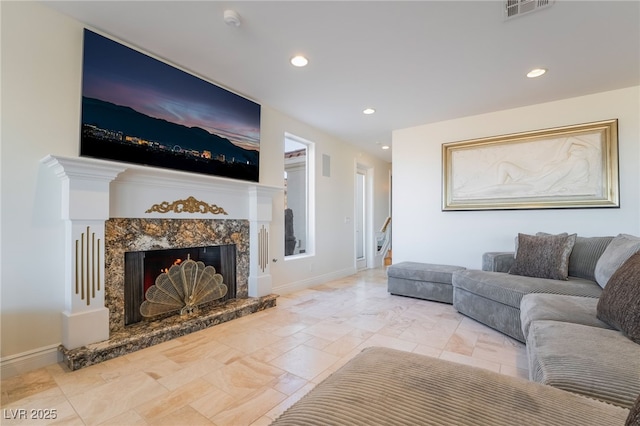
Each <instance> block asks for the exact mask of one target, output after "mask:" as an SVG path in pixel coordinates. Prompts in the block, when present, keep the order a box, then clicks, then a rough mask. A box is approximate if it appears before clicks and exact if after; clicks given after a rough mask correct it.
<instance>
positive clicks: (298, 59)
mask: <svg viewBox="0 0 640 426" xmlns="http://www.w3.org/2000/svg"><path fill="white" fill-rule="evenodd" d="M308 63H309V60H308V59H307V58H305V57H304V56H302V55H297V56H294V57H293V58H291V65H293V66H294V67H304V66H306V65H307V64H308Z"/></svg>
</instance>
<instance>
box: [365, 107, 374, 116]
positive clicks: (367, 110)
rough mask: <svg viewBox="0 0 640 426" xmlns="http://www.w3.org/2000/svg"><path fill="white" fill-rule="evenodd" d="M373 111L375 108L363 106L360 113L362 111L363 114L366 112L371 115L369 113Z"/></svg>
mask: <svg viewBox="0 0 640 426" xmlns="http://www.w3.org/2000/svg"><path fill="white" fill-rule="evenodd" d="M374 112H376V110H375V109H373V108H365V109H363V110H362V113H363V114H367V115H371V114H373V113H374Z"/></svg>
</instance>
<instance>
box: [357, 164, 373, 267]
mask: <svg viewBox="0 0 640 426" xmlns="http://www.w3.org/2000/svg"><path fill="white" fill-rule="evenodd" d="M368 177H369V170H368V169H367V168H365V167H364V166H362V165H360V164H358V165H357V167H356V182H355V187H356V194H355V195H356V196H355V214H354V217H355V220H354V225H355V226H354V227H355V253H356V269H357V270H358V271H359V270H362V269H366V268H367V267H368V264H369V261H368V260H369V255H368V252H369V250H368V247H369V241H370V239H371V238H370V235H368V234H369V233H368V228H369V226H368V225H369V220H368V217H369V178H368Z"/></svg>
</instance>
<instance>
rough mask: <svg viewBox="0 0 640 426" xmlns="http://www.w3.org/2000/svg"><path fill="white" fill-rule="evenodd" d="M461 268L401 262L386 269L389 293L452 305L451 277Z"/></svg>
mask: <svg viewBox="0 0 640 426" xmlns="http://www.w3.org/2000/svg"><path fill="white" fill-rule="evenodd" d="M463 269H466V268H464V267H462V266H452V265H436V264H432V263H419V262H401V263H398V264H396V265H391V266H389V268H388V269H387V288H388V290H389V293H391V294H395V295H399V296H409V297H416V298H418V299H426V300H435V301H436V302H444V303H453V286H452V285H451V275H452V274H453V272H455V271H460V270H463Z"/></svg>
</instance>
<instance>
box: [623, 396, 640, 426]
mask: <svg viewBox="0 0 640 426" xmlns="http://www.w3.org/2000/svg"><path fill="white" fill-rule="evenodd" d="M638 425H640V395H638V399H636V403H635V404H633V407H631V410H629V417H627V420H626V421H625V422H624V426H638Z"/></svg>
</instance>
